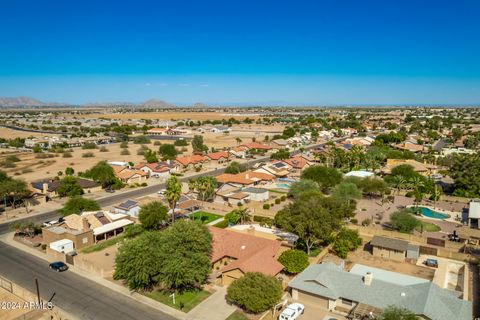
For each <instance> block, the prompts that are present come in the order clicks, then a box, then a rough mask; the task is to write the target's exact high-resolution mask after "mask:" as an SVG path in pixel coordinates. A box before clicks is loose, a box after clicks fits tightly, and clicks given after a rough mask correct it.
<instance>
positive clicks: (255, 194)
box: [241, 187, 270, 201]
mask: <svg viewBox="0 0 480 320" xmlns="http://www.w3.org/2000/svg"><path fill="white" fill-rule="evenodd" d="M241 191H242V192H243V193H246V194H247V195H248V200H251V201H267V200H268V199H269V197H270V192H269V191H268V189H264V188H253V187H247V188H242V189H241Z"/></svg>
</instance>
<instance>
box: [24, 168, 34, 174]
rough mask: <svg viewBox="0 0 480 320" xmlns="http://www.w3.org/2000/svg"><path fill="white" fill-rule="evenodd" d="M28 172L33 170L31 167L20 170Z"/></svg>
mask: <svg viewBox="0 0 480 320" xmlns="http://www.w3.org/2000/svg"><path fill="white" fill-rule="evenodd" d="M30 172H33V169H32V168H25V169H23V170H22V173H30Z"/></svg>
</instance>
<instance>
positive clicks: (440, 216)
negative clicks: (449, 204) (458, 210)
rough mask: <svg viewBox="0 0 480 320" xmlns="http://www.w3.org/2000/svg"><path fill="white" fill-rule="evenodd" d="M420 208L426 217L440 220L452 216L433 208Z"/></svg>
mask: <svg viewBox="0 0 480 320" xmlns="http://www.w3.org/2000/svg"><path fill="white" fill-rule="evenodd" d="M418 209H420V213H421V214H422V215H423V216H425V217H429V218H433V219H440V220H445V219H447V218H450V215H449V214H446V213H441V212H437V211H433V210H432V209H430V208H427V207H418Z"/></svg>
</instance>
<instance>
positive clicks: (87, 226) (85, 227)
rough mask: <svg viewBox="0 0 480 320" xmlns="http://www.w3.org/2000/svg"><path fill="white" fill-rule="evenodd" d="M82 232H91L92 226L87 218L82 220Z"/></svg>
mask: <svg viewBox="0 0 480 320" xmlns="http://www.w3.org/2000/svg"><path fill="white" fill-rule="evenodd" d="M82 230H83V231H88V230H90V224H89V223H88V221H87V218H82Z"/></svg>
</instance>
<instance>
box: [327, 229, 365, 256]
mask: <svg viewBox="0 0 480 320" xmlns="http://www.w3.org/2000/svg"><path fill="white" fill-rule="evenodd" d="M361 245H362V238H360V236H359V235H358V231H357V230H350V229H346V228H343V229H342V230H341V231H340V232H339V233H338V234H337V236H336V237H335V242H334V244H333V250H334V251H335V252H336V253H337V255H338V256H339V257H340V258H342V259H346V258H347V255H348V252H349V251H354V250H356V249H357V248H358V247H359V246H361Z"/></svg>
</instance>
